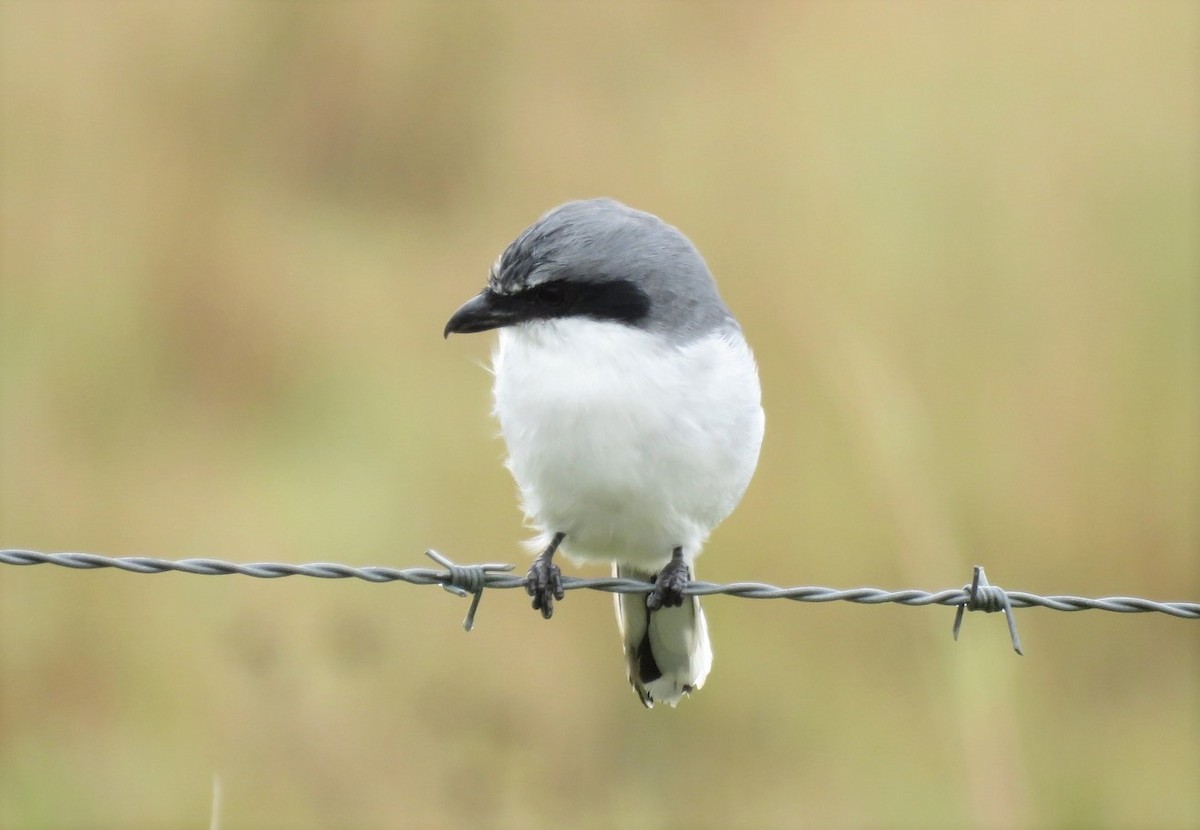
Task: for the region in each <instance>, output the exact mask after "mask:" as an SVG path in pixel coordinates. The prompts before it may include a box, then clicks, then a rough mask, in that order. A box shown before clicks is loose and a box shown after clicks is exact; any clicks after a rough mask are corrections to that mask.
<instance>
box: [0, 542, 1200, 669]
mask: <svg viewBox="0 0 1200 830" xmlns="http://www.w3.org/2000/svg"><path fill="white" fill-rule="evenodd" d="M426 555H427V556H429V558H430V559H432V560H433V561H434V562H436V563H437V564H438V565H440V566H441V567H442V568H445V570H434V569H432V568H388V567H381V566H367V567H355V566H352V565H342V564H338V563H336V562H311V563H309V564H307V565H294V564H290V563H286V562H254V563H249V564H240V563H237V562H225V561H222V560H220V559H178V560H171V559H154V558H151V557H148V556H128V557H123V558H122V557H117V558H114V557H108V556H99V555H97V554H94V553H39V552H38V551H33V550H2V549H0V565H58V566H60V567H64V568H75V569H81V570H94V569H96V568H117V569H120V570H123V571H128V572H131V573H141V574H159V573H166V572H168V571H178V572H181V573H189V574H201V575H208V576H221V575H227V574H240V575H242V576H252V577H257V578H259V579H279V578H281V577H286V576H307V577H314V578H317V579H362V580H365V581H367V582H407V583H409V584H410V585H440V586H442V587H443V588H444V589H445V590H447V591H449V592H450V593H452V594H456V595H458V596H463V597H465V596H471V597H472V599H471V607H470V609H469V610H468V611H467V617H466V619H465V620H463V628H465V629H466V630H467V631H470V630H471V628H472V626H473V625H474V623H475V612H476V611H477V610H478V609H479V601H480V599H481V598H482V597H483V590H484V589H485V588H524V587H525V578H524V577H522V576H514V575H512V574H510V573H508V572H509V571H511V570H512V569H513V566H512V565H505V564H498V563H488V564H483V565H456V564H454V563H453V562H451V561H450V560H449V559H447V558H446V557H445V556H442V554H440V553H438V552H437V551H433V550H431V551H427V552H426ZM653 587H654V586H653V585H652V584H651V583H649V582H647V581H645V580H641V579H623V578H619V577H601V578H595V579H580V578H578V577H570V576H564V577H563V589H564V590H567V591H575V590H581V589H588V590H592V591H607V592H609V593H613V594H645V593H647V592H649V591H650V590H652V589H653ZM683 593H684V595H685V596H709V595H711V594H725V595H727V596H734V597H742V598H744V599H790V600H792V601H793V602H854V603H859V604H862V605H882V604H884V603H891V602H894V603H896V604H898V605H912V606H917V605H946V606H951V605H953V606H956V607H957V609H958V611H957V613H956V614H955V618H954V636H955V639H957V638H958V632H959V628H960V627H961V625H962V617H963V614H964V613H965V612H966V611H984V612H985V613H987V612H994V611H1003V612H1004V613H1005V616H1006V617H1008V632H1009V635H1010V636H1011V637H1012V643H1013V648H1014V649H1015V650H1016V652H1017V653H1018V654H1022V653H1023V652H1022V650H1021V641H1020V639H1019V638H1018V637H1017V624H1016V621H1015V620H1014V619H1013V613H1012V610H1013V609H1014V608H1030V607H1033V606H1038V607H1041V608H1048V609H1050V610H1052V611H1086V610H1089V609H1090V610H1097V611H1113V612H1116V613H1119V614H1140V613H1147V612H1154V613H1159V614H1168V615H1170V616H1172V617H1178V618H1180V619H1185V620H1200V602H1157V601H1155V600H1150V599H1142V598H1141V597H1101V598H1098V599H1093V598H1091V597H1074V596H1049V597H1043V596H1038V595H1037V594H1030V593H1026V592H1024V591H1004V590H1001V589H1000V588H998V587H996V586H994V585H989V584H988V581H987V577H986V576H985V575H984V573H983V568H981V567H978V568H976V569H975V575H974V577H973V578H972V580H971V584H970V585H964V586H963V587H962V588H947V589H945V590H942V591H936V592H932V593H931V592H929V591H920V590H915V589H910V590H904V591H886V590H884V589H882V588H847V589H837V588H822V587H820V586H813V585H809V586H797V587H793V588H780V587H779V586H777V585H766V584H764V583H761V582H734V583H730V584H726V585H720V584H716V583H713V582H689V583H688V584H687V586H686V587H685V588H684V589H683Z"/></svg>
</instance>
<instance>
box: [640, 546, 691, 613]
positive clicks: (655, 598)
mask: <svg viewBox="0 0 1200 830" xmlns="http://www.w3.org/2000/svg"><path fill="white" fill-rule="evenodd" d="M691 581H692V572H691V569H689V568H688V566H687V563H686V562H684V561H683V548H675V551H674V552H673V553H672V555H671V561H670V562H668V563H667V564H666V565H664V566H663V569H662V570H661V571H659V572H658V574H657V575H656V576H655V577H654V590H653V591H651V592H650V595H649V596H647V597H646V607H647V608H649V609H650V610H651V611H657V610H658V609H660V608H678V607H679V606H681V605H683V589H684V588H686V587H687V586H688V583H689V582H691Z"/></svg>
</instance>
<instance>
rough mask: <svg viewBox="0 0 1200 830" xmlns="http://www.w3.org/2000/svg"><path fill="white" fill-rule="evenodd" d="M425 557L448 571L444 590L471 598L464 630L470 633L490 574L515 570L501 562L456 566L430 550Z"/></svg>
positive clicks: (443, 585) (464, 620)
mask: <svg viewBox="0 0 1200 830" xmlns="http://www.w3.org/2000/svg"><path fill="white" fill-rule="evenodd" d="M425 555H426V556H428V557H429V558H430V559H432V560H433V561H434V562H437V563H438V564H439V565H441V566H442V567H443V568H445V569H446V582H444V583H442V590H444V591H447V592H449V593H451V594H454V595H455V596H459V597H471V598H472V599H471V607H470V608H468V609H467V616H466V618H465V619H463V630H464V631H470V630H471V629H472V628H474V627H475V612H476V611H478V610H479V601H480V600H481V599H483V589H484V586H486V585H487V575H488V574H490V573H505V572H507V571H511V570H512V569H513V566H512V565H505V564H503V563H499V562H489V563H487V564H486V565H455V564H454V563H453V562H451V561H450V560H449V559H448V558H447V557H445V556H442V554H440V553H438V552H437V551H436V550H433V549H432V548H430V549H429V550H427V551H425Z"/></svg>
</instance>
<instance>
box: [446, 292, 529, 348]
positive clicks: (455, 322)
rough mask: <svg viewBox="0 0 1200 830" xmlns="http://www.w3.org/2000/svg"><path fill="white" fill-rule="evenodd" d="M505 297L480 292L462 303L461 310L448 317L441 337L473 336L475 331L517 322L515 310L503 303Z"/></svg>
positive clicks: (510, 305)
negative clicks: (454, 335) (453, 335)
mask: <svg viewBox="0 0 1200 830" xmlns="http://www.w3.org/2000/svg"><path fill="white" fill-rule="evenodd" d="M506 299H508V298H507V297H501V296H498V295H496V294H493V293H492V292H491V291H486V290H485V291H481V292H480V293H479V294H477V295H476V296H474V297H472V298H471V299H469V300H467V301H466V302H465V303H463V306H462V308H460V309H459V310H458V311H456V312H454V313H453V314H452V315H450V320H449V321H447V323H446V328H445V330H443V331H442V337H449V336H450V335H451V334H474V333H475V332H477V331H488V330H489V329H498V328H501V327H502V326H507V325H511V324H512V323H516V322H518V319H517V309H516V308H514V307H513V306H512V304H511V303H508V302H505V300H506Z"/></svg>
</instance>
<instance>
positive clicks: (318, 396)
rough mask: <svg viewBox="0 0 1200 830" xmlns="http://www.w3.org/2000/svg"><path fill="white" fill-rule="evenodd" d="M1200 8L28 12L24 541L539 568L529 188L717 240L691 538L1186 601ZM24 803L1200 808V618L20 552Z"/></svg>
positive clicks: (451, 821)
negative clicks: (505, 412)
mask: <svg viewBox="0 0 1200 830" xmlns="http://www.w3.org/2000/svg"><path fill="white" fill-rule="evenodd" d="M1198 32H1200V15H1198V14H1197V11H1196V8H1195V6H1194V4H1189V3H1182V2H1180V3H1171V2H1161V3H1155V4H1138V5H1135V4H1108V3H1091V2H1086V3H1085V2H1079V3H1056V4H1052V5H1049V6H1043V5H1037V4H1025V3H1021V4H1004V5H991V4H988V5H983V4H973V5H968V6H963V5H961V4H957V3H905V4H886V5H885V4H821V3H817V4H803V5H802V4H786V3H775V4H770V3H755V4H732V3H731V4H727V5H721V4H704V5H696V4H685V3H674V4H662V3H651V4H633V3H628V4H616V5H609V4H563V5H557V4H535V3H518V4H504V5H496V4H489V5H483V4H479V5H475V4H467V3H461V4H432V3H429V4H426V3H413V4H374V3H356V4H350V5H334V4H327V5H320V4H310V5H302V6H292V5H281V4H244V3H203V4H201V3H196V4H170V5H164V4H154V3H126V2H112V3H103V4H82V3H35V2H26V1H25V0H13V2H9V3H6V4H4V5H3V6H0V61H2V64H0V95H2V96H3V97H2V98H0V107H2V115H0V153H2V155H0V165H2V166H0V174H2V175H0V265H2V267H0V281H2V282H0V292H2V293H0V383H2V384H3V385H2V387H0V545H3V546H6V547H8V546H23V547H33V548H38V549H43V550H87V551H96V552H103V553H108V554H113V555H133V554H146V555H156V556H167V557H183V556H221V557H226V558H231V559H236V560H241V561H250V560H262V559H282V560H288V561H297V562H299V561H311V560H321V559H324V560H336V561H344V562H352V563H383V564H394V565H409V564H417V563H419V562H420V561H421V560H420V551H421V550H422V549H423V548H424V547H427V546H437V547H439V548H441V549H443V550H445V551H447V552H448V553H449V554H451V555H452V556H454V557H455V558H457V559H459V560H460V561H479V560H489V559H501V560H510V561H522V560H521V557H522V554H521V553H520V552H519V548H518V545H517V540H518V539H520V538H521V537H522V534H523V532H524V531H523V530H522V529H521V527H520V522H519V515H518V513H517V511H516V509H515V506H514V501H515V500H514V497H513V493H512V486H511V484H510V482H509V481H508V479H507V476H506V473H505V472H504V470H503V468H502V466H501V464H500V458H501V453H502V448H501V446H500V445H499V443H498V441H496V440H495V438H494V436H493V432H494V427H493V426H492V425H491V423H490V422H489V421H488V418H487V408H488V398H487V396H488V389H487V387H488V378H487V376H486V375H485V374H484V373H483V372H481V371H480V370H479V369H478V368H477V366H476V365H474V364H476V363H477V362H479V361H481V360H482V359H484V358H485V357H486V353H487V350H488V344H487V338H485V337H480V338H478V339H467V338H464V339H461V340H459V339H455V340H452V341H451V342H450V343H448V344H447V343H444V342H442V340H441V338H440V336H439V333H440V331H441V326H442V324H443V322H444V320H445V318H446V316H447V315H448V314H449V313H450V311H451V310H453V308H454V307H455V306H456V305H457V303H459V302H460V301H462V300H463V299H465V298H466V297H467V296H469V295H470V294H471V293H472V292H473V291H474V290H476V289H477V288H478V287H479V286H480V285H481V284H482V281H483V279H484V276H485V274H486V268H487V266H488V264H489V263H490V262H491V261H492V259H493V258H494V257H495V255H496V253H497V252H498V251H499V250H500V249H501V248H502V247H503V246H504V245H505V244H506V243H507V242H508V240H509V239H510V238H511V237H512V236H513V235H514V234H515V233H516V232H518V231H519V230H520V229H521V228H522V227H524V226H525V224H527V223H528V222H529V221H531V220H532V219H533V218H535V217H536V216H537V215H538V214H539V213H540V212H541V211H543V210H545V209H547V208H549V207H551V206H553V205H554V204H557V203H558V202H561V201H563V200H566V199H568V198H574V197H579V196H588V195H595V194H608V195H612V196H616V197H618V198H621V199H623V200H625V201H628V202H630V203H632V204H634V205H636V206H638V207H642V208H645V209H648V210H653V211H655V212H657V213H660V214H661V215H663V216H664V217H666V218H667V219H668V220H669V221H672V222H673V223H675V224H677V225H678V226H679V227H681V228H682V229H684V231H685V232H687V233H688V234H689V235H690V236H691V237H692V238H693V239H694V240H695V241H696V242H697V244H698V245H699V246H700V248H701V250H702V251H703V252H704V253H705V255H706V256H707V257H708V259H709V262H710V264H711V265H712V267H713V270H714V272H715V273H716V274H717V276H718V279H719V280H720V282H721V286H722V290H723V292H724V294H725V295H726V299H727V300H728V301H729V303H730V305H731V306H732V307H733V308H734V309H735V311H736V312H737V313H738V315H739V317H740V318H741V320H742V322H743V325H744V327H745V329H746V331H747V333H748V334H749V336H750V337H751V339H752V342H753V344H754V346H755V348H756V350H757V353H758V356H759V360H760V365H761V369H762V376H763V385H764V393H765V404H766V408H767V413H768V437H767V441H766V445H765V447H764V454H763V459H762V463H761V466H760V470H759V474H758V476H757V478H756V480H755V483H754V485H753V486H752V488H751V490H750V492H749V494H748V495H747V497H746V500H745V502H744V503H743V505H742V507H741V508H740V509H739V511H738V512H737V513H736V514H735V516H734V517H733V518H732V519H731V520H730V521H729V522H728V523H727V525H726V526H724V527H723V528H721V529H720V530H719V531H718V532H717V533H716V534H715V536H714V538H713V540H712V542H711V544H710V547H709V552H708V554H707V555H706V556H705V557H704V558H703V559H702V560H701V563H700V573H701V574H702V575H703V576H704V577H707V578H711V579H716V580H722V581H724V580H736V579H761V580H767V581H772V582H776V583H781V584H800V583H815V584H832V585H854V584H864V583H871V584H878V585H884V586H895V587H902V586H922V587H930V588H932V587H944V586H946V585H948V584H953V583H958V582H961V581H963V580H965V579H966V578H967V576H968V575H969V572H970V565H972V564H973V563H975V562H983V563H985V564H986V565H988V568H989V574H990V575H991V576H992V578H993V579H994V580H995V581H996V582H997V583H999V584H1002V585H1005V586H1007V587H1012V588H1023V589H1028V590H1033V591H1038V592H1044V593H1053V592H1078V593H1083V594H1092V595H1101V594H1113V593H1127V594H1133V595H1142V596H1150V597H1157V598H1164V599H1184V598H1192V599H1194V598H1196V597H1197V596H1198V595H1200V573H1198V565H1200V562H1198V560H1200V531H1198V520H1197V503H1198V501H1200V469H1198V467H1200V462H1198V460H1197V459H1198V457H1200V447H1198V446H1197V445H1198V433H1197V423H1200V350H1198V347H1197V340H1198V338H1197V335H1198V328H1200V326H1198V302H1197V300H1198V297H1197V293H1198V292H1197V284H1198V281H1200V280H1198V277H1197V274H1198V272H1200V255H1198V248H1197V220H1198V219H1200V209H1198V208H1200V204H1198V196H1197V193H1198V188H1200V171H1198V170H1197V164H1198V162H1197V159H1198V158H1200V154H1198V152H1197V150H1198V148H1197V142H1198V138H1197V137H1198V135H1200V111H1198V105H1197V101H1198V100H1200V88H1198V87H1200V84H1198V82H1197V77H1198V73H1197V69H1198V66H1197V62H1198V58H1197V55H1198V54H1200V37H1198ZM0 592H2V593H0V684H2V685H0V691H2V697H0V735H2V736H3V740H0V825H3V826H5V827H114V828H115V827H122V828H128V827H163V826H183V825H196V826H201V824H202V822H204V821H206V820H207V818H206V817H207V815H208V808H209V804H210V798H211V781H212V776H213V774H214V772H215V773H217V774H219V775H220V777H221V780H222V782H223V793H224V794H223V806H222V810H223V813H224V815H223V817H222V818H223V823H222V826H229V827H234V826H237V827H260V826H261V827H285V826H286V827H317V826H347V827H349V826H353V827H390V826H423V827H440V826H445V827H458V826H464V825H469V826H488V825H496V826H522V827H524V826H562V825H564V824H567V823H569V824H570V825H571V826H579V827H607V826H614V825H615V826H626V827H642V826H645V827H658V826H664V825H667V826H675V825H679V826H685V825H686V826H789V827H794V826H813V827H831V826H846V827H850V826H913V827H935V826H946V827H961V826H995V827H1020V826H1055V827H1063V826H1066V827H1105V826H1108V827H1129V826H1147V827H1182V826H1186V825H1187V824H1189V823H1192V822H1194V821H1195V817H1196V815H1198V814H1200V795H1198V792H1197V789H1196V787H1195V781H1196V780H1197V779H1198V778H1200V749H1198V747H1200V710H1198V708H1197V705H1196V703H1197V700H1200V683H1198V682H1197V678H1198V677H1200V672H1198V669H1200V664H1198V661H1200V653H1198V650H1197V648H1196V644H1197V638H1198V635H1200V632H1198V631H1197V628H1196V625H1195V624H1194V623H1189V622H1186V621H1179V620H1173V619H1168V618H1165V617H1117V616H1116V615H1104V614H1099V613H1087V614H1078V615H1071V616H1068V615H1063V614H1054V613H1051V612H1048V611H1027V612H1021V613H1020V618H1019V620H1020V625H1021V628H1022V633H1023V635H1024V638H1025V640H1026V645H1027V651H1028V656H1027V657H1025V658H1023V659H1017V658H1014V657H1013V656H1012V655H1011V653H1010V652H1009V651H1008V647H1007V644H1006V634H1005V632H1004V626H1003V623H1002V622H1000V621H999V620H998V619H996V618H983V617H978V618H977V617H972V618H971V619H969V620H968V621H967V623H966V630H965V633H964V640H965V641H964V642H960V643H959V644H957V645H955V644H953V643H951V642H950V638H949V623H950V618H951V614H950V613H949V611H947V610H942V611H938V610H933V609H926V610H915V609H904V608H867V607H850V606H796V605H790V604H786V603H782V602H773V603H750V602H745V601H739V600H733V599H728V598H714V599H712V600H709V601H707V603H706V604H707V608H708V611H709V616H710V621H711V624H712V628H713V634H714V638H715V644H716V651H717V662H716V666H715V670H714V673H713V675H712V677H711V679H710V683H709V686H708V687H707V688H705V689H704V690H703V692H702V693H701V694H699V695H697V696H696V697H695V698H694V699H692V700H689V701H687V702H685V703H684V704H683V705H681V706H680V708H679V709H678V710H677V711H674V712H671V711H669V710H668V711H659V710H656V711H654V712H650V713H647V712H644V711H642V710H641V708H640V707H639V706H638V705H637V704H636V701H635V699H634V697H633V696H632V694H631V693H630V692H629V690H628V688H627V687H626V684H625V681H624V678H623V675H622V663H621V658H620V655H619V649H618V644H617V639H616V634H615V631H614V626H613V623H612V620H611V619H610V616H611V610H610V605H611V602H610V600H608V598H607V597H603V596H600V595H586V596H584V595H580V594H572V595H571V596H570V597H569V598H568V601H567V602H565V603H563V604H562V606H561V608H560V611H559V613H558V614H557V615H556V617H555V619H554V620H553V622H552V623H550V624H545V623H543V622H542V621H541V620H540V619H538V618H537V617H536V615H535V614H533V613H532V612H530V611H529V609H528V608H527V607H526V604H525V602H524V601H522V600H521V599H520V598H518V597H517V596H515V595H513V594H508V593H505V594H497V595H495V596H491V597H489V598H488V599H487V601H486V602H485V603H484V606H483V609H482V612H481V616H480V621H479V626H478V628H477V630H476V631H475V632H474V633H472V634H471V635H470V636H466V635H464V634H462V633H461V631H459V630H458V622H459V620H460V618H461V615H462V613H463V611H464V610H465V605H463V604H462V603H456V602H454V601H453V600H452V599H450V598H449V597H447V596H445V595H444V594H443V593H442V592H440V591H434V590H423V589H416V588H411V587H404V586H371V585H351V584H342V583H325V582H318V583H313V582H309V581H300V580H285V581H280V582H269V583H268V582H261V581H252V580H245V579H238V578H230V579H212V578H199V577H187V576H179V575H172V576H161V577H157V578H149V577H140V576H132V575H127V574H119V573H100V572H93V573H73V572H67V571H63V570H60V569H52V568H49V567H41V568H31V569H22V570H18V569H12V568H10V569H6V570H5V572H4V573H2V574H0Z"/></svg>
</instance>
